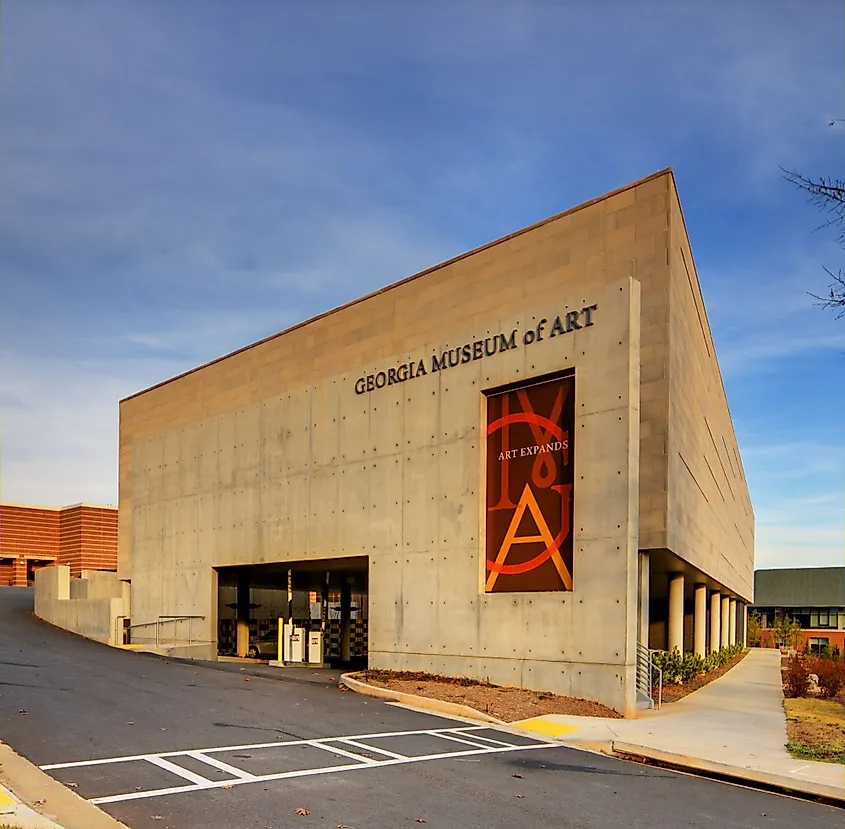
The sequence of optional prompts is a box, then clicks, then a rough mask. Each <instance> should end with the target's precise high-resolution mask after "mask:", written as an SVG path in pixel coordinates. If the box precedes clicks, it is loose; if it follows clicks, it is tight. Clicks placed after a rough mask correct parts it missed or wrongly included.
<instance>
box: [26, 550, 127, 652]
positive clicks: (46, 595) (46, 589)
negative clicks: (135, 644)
mask: <svg viewBox="0 0 845 829" xmlns="http://www.w3.org/2000/svg"><path fill="white" fill-rule="evenodd" d="M128 598H129V593H128V585H124V584H123V582H121V581H120V580H119V579H118V578H117V573H108V572H101V571H94V570H84V571H83V572H82V578H79V579H71V578H70V568H69V567H68V566H67V565H64V564H60V565H53V566H51V567H44V568H43V569H41V570H39V571H38V572H37V573H36V574H35V615H36V616H38V618H39V619H43V620H44V621H45V622H49V623H50V624H52V625H56V627H60V628H64V630H69V631H71V632H72V633H78V634H80V635H81V636H86V637H87V638H89V639H95V640H96V641H98V642H104V643H106V644H107V645H114V644H116V642H117V638H116V637H119V636H120V622H121V617H122V616H128V615H129V600H128Z"/></svg>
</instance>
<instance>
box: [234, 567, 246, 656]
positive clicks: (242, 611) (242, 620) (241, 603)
mask: <svg viewBox="0 0 845 829" xmlns="http://www.w3.org/2000/svg"><path fill="white" fill-rule="evenodd" d="M237 604H238V620H237V622H236V628H235V630H236V637H235V650H236V652H237V654H238V656H246V652H247V651H248V650H249V571H248V570H245V571H240V572H239V573H238V597H237Z"/></svg>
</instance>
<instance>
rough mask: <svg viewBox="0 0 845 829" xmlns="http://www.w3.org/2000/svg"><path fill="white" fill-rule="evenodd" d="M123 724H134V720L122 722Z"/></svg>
mask: <svg viewBox="0 0 845 829" xmlns="http://www.w3.org/2000/svg"><path fill="white" fill-rule="evenodd" d="M124 725H135V721H134V720H129V722H126V723H124Z"/></svg>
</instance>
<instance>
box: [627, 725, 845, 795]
mask: <svg viewBox="0 0 845 829" xmlns="http://www.w3.org/2000/svg"><path fill="white" fill-rule="evenodd" d="M610 753H611V754H612V755H613V756H614V757H619V758H621V759H624V760H634V761H638V762H641V763H650V764H653V765H659V766H663V767H665V768H670V769H677V770H678V771H686V772H690V773H692V774H698V775H702V776H704V777H713V778H716V779H719V780H726V781H729V782H734V783H740V784H744V785H747V786H752V787H754V788H758V789H764V790H767V791H773V792H780V793H783V794H790V795H793V796H798V797H803V798H809V799H812V800H818V801H821V802H823V803H826V804H828V805H830V806H838V807H840V808H845V787H843V788H841V789H840V788H837V787H835V786H826V785H825V784H823V783H815V782H813V781H812V780H799V779H797V778H795V777H785V776H783V775H780V774H772V773H769V772H765V771H761V770H759V769H748V768H743V767H742V766H728V765H726V764H724V763H717V762H715V761H712V760H703V759H701V758H698V757H686V756H685V755H683V754H673V753H672V752H670V751H661V750H660V749H657V748H650V747H648V746H638V745H633V744H631V743H624V742H621V741H619V740H614V741H613V743H612V744H611V747H610ZM843 776H844V777H845V769H843Z"/></svg>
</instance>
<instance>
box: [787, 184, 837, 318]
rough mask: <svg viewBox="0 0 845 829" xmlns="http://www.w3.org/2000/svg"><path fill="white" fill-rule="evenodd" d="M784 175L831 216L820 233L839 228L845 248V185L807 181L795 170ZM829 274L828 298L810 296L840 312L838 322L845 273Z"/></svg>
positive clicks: (830, 272) (827, 269) (823, 306)
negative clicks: (827, 228) (828, 228)
mask: <svg viewBox="0 0 845 829" xmlns="http://www.w3.org/2000/svg"><path fill="white" fill-rule="evenodd" d="M781 170H783V168H782V167H781ZM783 174H784V177H785V178H786V180H787V181H789V182H791V183H792V184H794V185H795V186H796V187H797V188H798V189H799V190H803V191H804V192H805V193H806V194H807V196H808V197H809V200H810V202H811V203H812V204H814V205H816V207H818V208H819V210H821V211H822V212H824V213H826V214H827V215H828V217H829V218H828V220H827V221H826V222H825V223H824V224H823V225H821V227H820V228H818V229H819V230H821V229H822V228H825V227H834V228H836V229H837V231H838V236H837V238H838V240H839V241H840V242H841V243H842V244H843V245H845V181H841V180H839V179H834V178H826V177H825V176H820V177H819V178H817V179H812V178H807V177H806V176H802V175H801V174H800V173H798V172H796V171H795V170H783ZM825 271H827V275H828V276H829V277H830V285H829V286H828V294H827V296H819V295H817V294H812V293H811V294H810V296H811V297H813V299H815V300H817V301H818V304H819V305H821V306H822V308H834V309H839V313H838V314H837V315H836V316H837V318H839V317H842V316H845V271H843V270H842V269H840V270H839V271H838V272H837V273H834V272H833V271H831V270H830V269H829V268H825Z"/></svg>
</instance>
